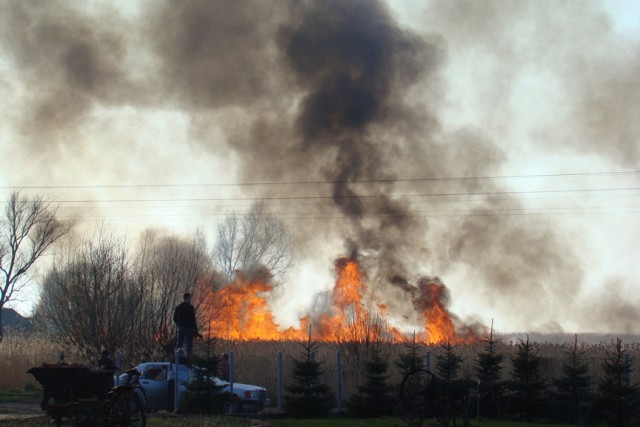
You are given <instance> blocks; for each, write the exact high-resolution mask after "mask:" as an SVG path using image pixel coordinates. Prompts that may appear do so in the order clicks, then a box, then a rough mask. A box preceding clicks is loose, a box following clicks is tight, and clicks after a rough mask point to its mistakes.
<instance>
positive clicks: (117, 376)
mask: <svg viewBox="0 0 640 427" xmlns="http://www.w3.org/2000/svg"><path fill="white" fill-rule="evenodd" d="M115 383H116V385H120V351H116V381H115Z"/></svg>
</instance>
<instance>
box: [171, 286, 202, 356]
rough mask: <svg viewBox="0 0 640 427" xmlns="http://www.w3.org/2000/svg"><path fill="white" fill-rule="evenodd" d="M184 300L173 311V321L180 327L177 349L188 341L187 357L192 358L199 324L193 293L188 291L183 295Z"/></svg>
mask: <svg viewBox="0 0 640 427" xmlns="http://www.w3.org/2000/svg"><path fill="white" fill-rule="evenodd" d="M182 300H183V301H182V302H181V303H180V304H178V306H177V307H176V309H175V310H174V311H173V321H174V322H175V323H176V326H177V327H178V345H177V346H176V349H178V348H183V347H182V345H183V344H184V342H185V341H186V344H187V357H188V358H189V359H191V356H192V354H193V337H194V335H198V325H197V323H196V309H195V308H193V306H192V305H191V294H190V293H189V292H186V293H185V294H184V295H183V296H182Z"/></svg>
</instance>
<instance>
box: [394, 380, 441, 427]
mask: <svg viewBox="0 0 640 427" xmlns="http://www.w3.org/2000/svg"><path fill="white" fill-rule="evenodd" d="M400 402H401V403H402V408H403V410H404V417H405V420H406V421H407V423H408V424H409V425H411V426H416V427H420V426H421V425H422V423H423V421H424V420H425V419H427V418H434V417H436V416H437V414H438V410H439V405H438V379H437V378H436V376H435V375H434V374H433V373H431V371H428V370H426V369H417V370H415V371H412V372H409V373H408V374H407V375H406V376H405V377H404V379H403V380H402V383H401V384H400Z"/></svg>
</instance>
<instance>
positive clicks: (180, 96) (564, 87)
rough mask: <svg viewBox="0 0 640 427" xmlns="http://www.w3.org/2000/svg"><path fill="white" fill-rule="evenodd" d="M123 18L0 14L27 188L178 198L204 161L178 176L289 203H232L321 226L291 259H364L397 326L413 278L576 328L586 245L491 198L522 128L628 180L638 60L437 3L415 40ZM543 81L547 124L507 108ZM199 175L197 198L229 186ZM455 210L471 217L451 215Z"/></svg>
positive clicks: (248, 23) (252, 11) (311, 11)
mask: <svg viewBox="0 0 640 427" xmlns="http://www.w3.org/2000/svg"><path fill="white" fill-rule="evenodd" d="M132 4H133V6H132V8H131V9H129V10H127V11H122V10H118V9H115V8H114V7H112V6H111V5H110V4H109V3H105V4H104V5H93V6H87V7H85V6H81V5H80V4H79V3H77V2H71V1H69V2H67V1H49V2H45V3H43V2H30V1H20V2H16V1H10V0H0V9H1V11H2V13H1V14H0V35H1V36H2V38H1V40H2V41H0V47H1V49H2V57H3V58H4V59H3V60H2V61H0V67H1V68H0V70H3V69H7V70H11V71H12V72H13V73H14V75H15V76H16V78H15V81H14V80H12V79H11V78H8V77H2V75H3V74H4V73H0V95H1V98H2V101H0V102H2V104H1V105H0V107H4V108H3V109H4V110H5V111H7V114H6V117H7V129H8V130H5V131H4V132H8V133H10V135H11V139H10V140H9V141H10V142H11V147H12V149H14V150H15V151H14V156H16V158H17V159H18V161H17V163H20V164H23V167H22V168H20V169H19V170H16V171H15V175H16V176H17V177H19V178H20V180H19V182H21V183H23V185H24V184H29V183H32V182H33V183H38V182H42V180H41V179H40V177H41V176H45V177H49V176H54V177H58V178H60V177H66V178H68V179H71V178H73V179H81V180H84V179H87V178H96V177H97V178H98V180H102V181H103V182H111V180H113V181H116V182H122V181H124V182H127V179H130V180H132V181H136V179H138V177H139V176H143V177H145V179H148V180H151V181H152V182H153V180H158V181H164V182H166V180H167V179H168V180H171V179H172V178H174V179H180V178H181V177H182V176H183V175H185V174H186V173H187V172H189V171H190V170H186V169H188V168H186V167H184V165H185V164H186V165H190V162H195V161H196V160H195V159H194V160H189V159H188V158H187V159H178V158H179V157H180V156H177V155H176V153H183V152H184V151H179V150H181V148H179V147H177V145H178V144H179V143H181V144H184V145H188V146H189V149H190V150H192V152H193V157H194V158H196V157H203V158H212V159H213V158H217V159H220V158H222V159H224V161H221V162H220V163H218V164H221V165H225V166H226V165H228V166H227V167H228V169H233V173H235V174H236V176H237V177H238V179H239V180H240V181H243V182H284V183H289V184H291V185H290V186H248V187H242V191H243V194H246V195H250V196H253V197H265V198H267V199H268V198H270V197H283V196H290V197H305V198H307V199H308V200H309V207H308V208H307V209H308V210H313V212H315V213H317V214H319V215H323V221H322V225H321V226H318V224H317V223H315V222H313V221H307V222H304V221H300V222H296V223H294V224H293V226H292V231H293V232H294V233H295V235H296V237H297V241H298V242H299V247H298V250H299V251H300V254H301V256H303V257H304V256H307V257H313V256H316V254H317V253H323V254H325V253H331V254H332V256H342V255H352V254H357V256H358V259H359V260H361V262H362V263H363V266H364V268H365V269H366V271H367V272H368V276H369V280H370V284H371V285H372V286H374V288H375V289H374V292H376V293H378V294H379V295H380V294H382V295H383V296H384V297H385V298H386V299H388V300H389V305H390V307H391V309H392V310H395V311H396V312H399V313H401V314H402V315H404V316H405V317H410V316H412V314H411V313H412V312H413V307H412V305H413V302H414V301H415V296H416V295H417V294H418V290H417V289H418V288H419V287H420V286H419V285H418V284H419V283H421V282H420V280H421V279H420V278H422V277H426V276H438V277H441V278H442V280H443V282H444V283H446V285H447V286H448V287H449V289H450V293H451V301H452V302H455V300H456V299H457V298H458V299H464V300H465V301H466V302H467V303H470V302H474V303H476V302H477V304H475V305H476V306H480V307H481V308H477V309H476V310H477V312H478V314H481V315H482V316H483V317H485V318H489V317H494V313H496V315H497V314H499V313H506V314H507V315H508V316H511V317H513V318H519V319H526V320H523V323H527V322H533V323H528V324H533V325H534V326H535V327H540V326H541V325H543V324H544V322H545V321H548V320H549V319H556V318H557V313H558V312H559V311H563V312H572V313H573V314H572V317H577V318H581V317H584V319H589V318H588V317H587V316H586V315H584V316H583V315H582V313H587V312H591V313H593V311H592V310H591V308H592V304H591V303H587V304H584V303H582V302H579V301H578V299H577V298H578V297H579V296H580V294H581V291H582V285H583V283H584V281H585V279H586V278H587V276H588V275H587V274H586V272H585V270H584V264H585V254H583V253H582V252H581V250H582V249H581V248H582V247H583V246H584V245H583V241H582V239H581V237H580V235H579V233H577V232H575V230H563V229H562V227H561V226H560V225H559V224H560V223H559V222H558V221H556V220H555V219H553V218H551V219H550V218H549V217H546V216H535V215H527V216H518V215H508V213H509V212H518V210H520V209H522V208H523V207H524V203H523V202H522V200H520V199H518V198H517V197H516V196H514V195H512V194H511V193H510V192H509V191H510V190H512V188H511V187H508V186H507V184H506V182H505V181H501V180H495V179H489V178H487V177H494V176H498V175H503V171H504V170H505V169H508V165H509V161H510V160H511V159H512V158H513V157H514V156H517V155H522V153H520V152H519V150H520V148H517V147H515V143H512V142H511V140H510V138H511V137H512V135H513V134H515V131H514V130H513V129H516V128H518V129H521V128H524V129H525V130H524V131H522V133H524V134H526V136H527V138H528V140H529V139H530V140H533V141H534V142H533V143H531V145H535V146H536V147H541V146H542V147H545V148H546V149H548V150H549V151H551V150H555V151H554V152H558V153H559V154H561V155H565V156H566V155H571V154H572V153H574V152H577V153H580V154H584V153H585V152H587V153H589V154H590V155H592V156H594V157H596V158H598V159H605V161H606V162H609V163H608V164H610V165H615V166H617V167H621V168H622V167H636V168H637V166H638V163H639V161H640V158H639V157H640V156H639V154H640V152H639V151H638V143H637V140H638V134H639V133H640V128H638V126H640V125H639V124H638V121H637V120H634V119H633V118H634V117H637V116H638V112H640V98H638V97H639V96H640V95H638V94H640V91H639V90H637V89H638V85H639V84H640V83H639V80H638V78H637V73H635V72H634V70H636V69H637V68H638V59H637V55H634V54H633V52H637V43H630V42H628V41H626V40H625V43H628V44H627V46H629V47H630V48H629V49H626V50H625V49H620V50H615V49H611V48H610V47H611V46H615V45H616V43H618V42H619V40H620V39H619V38H617V37H616V34H615V32H614V31H613V30H612V28H611V23H610V22H609V21H608V20H607V18H606V15H605V14H604V13H603V12H602V11H600V10H596V6H592V5H585V4H584V3H583V2H565V3H563V4H562V5H554V6H553V7H551V6H549V5H548V4H547V5H543V4H539V3H538V2H535V1H531V2H524V3H518V4H514V3H513V2H509V1H499V0H494V1H491V2H488V3H487V2H482V3H479V2H473V1H463V0H459V1H454V2H434V3H433V4H430V5H429V6H428V7H426V9H425V10H424V11H423V12H422V13H423V14H420V13H418V12H417V11H416V15H419V18H420V19H419V21H420V22H423V23H424V24H423V27H422V28H421V29H420V30H418V29H416V27H415V26H412V27H408V26H407V25H404V24H400V23H399V21H398V19H397V16H398V15H397V14H396V12H394V11H393V10H392V9H390V6H388V5H387V4H386V3H383V2H381V1H373V0H348V1H344V0H327V1H315V0H314V1H281V0H272V1H269V0H266V1H234V2H228V1H209V0H207V1H205V0H192V1H186V2H169V1H166V2H161V1H140V2H135V3H132ZM577 17H580V20H578V21H576V20H577ZM567 22H569V23H568V24H567ZM518 35H519V36H518ZM576 40H581V42H579V43H576ZM460 58H468V59H460ZM463 71H464V73H463ZM5 75H6V74H5ZM459 76H463V77H459ZM540 76H542V77H540ZM542 78H544V79H547V80H549V81H550V82H551V84H549V85H548V86H545V87H552V88H556V89H557V91H556V92H554V93H553V94H550V95H553V96H557V97H558V98H559V99H562V102H557V103H554V105H555V106H558V105H560V106H561V108H559V109H558V111H557V112H555V113H554V114H549V115H547V114H543V113H542V112H541V111H544V108H543V107H541V106H538V105H528V104H527V107H526V108H525V109H524V113H523V112H522V111H520V110H518V108H523V107H512V105H516V104H518V100H519V98H521V97H522V96H523V95H527V94H529V92H526V91H525V89H527V88H528V86H527V85H528V84H531V85H533V86H534V89H533V90H532V91H535V84H536V83H537V82H539V81H538V80H536V79H542ZM532 81H533V83H531V82H532ZM452 82H455V83H458V84H459V86H460V87H466V86H465V85H468V87H469V88H471V89H472V90H470V92H473V93H472V95H470V96H476V97H477V99H473V100H474V101H476V102H469V103H465V102H459V101H458V100H459V99H461V98H462V96H461V95H460V94H456V93H454V92H455V91H454V90H453V89H452V86H454V84H453V83H452ZM547 98H548V99H550V98H552V97H551V96H549V97H547ZM6 100H9V101H6ZM467 104H469V105H471V106H469V105H467ZM525 104H526V103H525ZM518 105H520V104H518ZM452 110H453V112H452ZM505 112H506V113H505ZM503 113H505V114H503ZM147 114H149V115H154V117H158V118H159V121H163V120H170V123H171V125H168V126H167V127H161V128H156V127H155V126H157V125H156V124H155V123H156V121H157V120H151V119H148V118H147V116H146V115H147ZM458 116H460V117H461V118H458ZM467 116H470V117H473V118H474V119H475V120H476V122H474V123H472V124H471V125H468V124H467V123H465V120H464V118H465V117H467ZM523 117H524V118H523ZM152 121H153V123H154V124H153V125H151V124H149V122H152ZM470 121H471V122H473V120H470ZM174 123H177V125H176V126H175V127H174V126H172V125H173V124H174ZM176 129H177V130H176ZM551 129H553V131H551ZM555 129H558V130H557V131H556V130H555ZM0 132H2V129H0ZM145 132H146V133H145ZM154 132H155V133H154ZM173 132H175V134H174V133H173ZM2 135H3V134H2V133H0V136H2ZM160 141H161V142H160ZM175 141H179V143H178V142H175ZM185 141H186V142H185ZM558 141H562V143H561V144H559V143H558ZM203 151H204V152H205V153H206V155H205V156H202V155H201V153H202V152H203ZM117 153H126V155H125V154H120V155H117ZM107 159H108V160H109V161H110V163H109V164H108V165H106V164H105V162H106V161H107ZM149 159H157V161H156V162H150V161H149ZM27 160H28V161H27ZM69 160H73V162H69ZM178 163H179V165H177V164H178ZM62 165H72V166H70V167H66V168H65V167H63V166H62ZM80 165H86V166H84V167H83V166H80ZM614 169H615V168H614ZM198 170H199V171H200V174H199V176H200V177H203V178H201V179H202V180H203V181H206V182H211V181H214V180H215V178H216V177H218V176H219V174H220V173H222V172H224V173H231V172H229V171H227V170H224V171H220V170H215V169H212V170H207V171H206V172H205V173H202V169H198ZM145 171H146V172H147V173H148V175H145V173H144V172H145ZM39 173H41V174H43V175H39ZM516 174H517V173H516ZM483 177H484V178H483ZM161 178H162V179H161ZM43 179H45V180H46V179H48V178H43ZM190 181H193V178H192V179H190ZM16 182H18V181H16ZM104 191H107V190H104ZM466 194H474V196H473V200H472V202H473V204H471V206H472V208H470V209H469V211H468V212H460V209H459V208H452V209H451V210H447V208H446V206H450V205H447V204H446V203H443V201H444V202H448V201H450V200H451V199H452V197H453V196H452V195H462V196H464V195H466ZM467 197H471V196H467ZM325 201H326V203H325ZM443 206H444V208H442V207H443ZM467 206H468V205H467ZM285 208H286V206H285ZM290 209H292V210H293V209H294V207H291V208H290ZM295 209H304V206H303V207H300V206H297V207H295ZM294 213H295V212H294ZM434 213H435V214H434ZM465 213H466V214H465ZM300 215H303V214H302V213H300ZM327 218H328V219H327ZM336 242H339V243H338V247H336ZM323 256H324V255H323ZM331 261H332V260H329V259H327V260H326V264H327V268H330V265H331V264H330V263H331ZM292 286H295V285H292ZM621 289H623V288H621ZM620 292H623V291H622V290H621V291H620ZM600 301H601V302H602V303H605V305H606V307H601V308H600V309H599V310H598V313H601V315H600V316H599V317H598V318H597V319H592V320H584V321H582V320H580V321H578V322H577V323H580V322H582V323H580V324H581V325H584V326H585V327H587V328H594V327H597V326H598V322H606V323H607V324H613V325H615V326H616V327H622V328H626V327H627V326H626V324H625V323H624V322H623V321H621V320H620V319H621V318H620V316H621V315H617V314H615V313H616V307H620V306H622V307H623V308H624V309H625V310H627V312H628V306H627V305H625V304H627V303H625V304H622V303H621V300H620V299H619V298H615V297H611V298H608V299H601V300H600ZM590 310H591V311H590ZM612 313H614V314H612ZM532 319H540V320H539V321H538V320H532ZM616 319H617V320H616ZM498 320H499V319H498ZM498 323H499V322H498Z"/></svg>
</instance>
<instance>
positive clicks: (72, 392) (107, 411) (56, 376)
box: [27, 365, 147, 427]
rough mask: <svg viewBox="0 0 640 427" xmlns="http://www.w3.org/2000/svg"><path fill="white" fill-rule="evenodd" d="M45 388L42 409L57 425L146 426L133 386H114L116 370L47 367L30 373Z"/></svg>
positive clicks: (44, 366)
mask: <svg viewBox="0 0 640 427" xmlns="http://www.w3.org/2000/svg"><path fill="white" fill-rule="evenodd" d="M27 372H28V373H30V374H31V375H33V376H34V377H35V379H36V380H37V381H38V382H39V383H40V384H41V385H42V387H43V389H44V396H43V399H42V402H41V403H40V407H41V408H42V409H43V410H44V411H46V412H47V414H48V415H49V416H50V417H51V418H52V419H53V420H54V421H55V423H56V426H62V425H72V426H78V427H80V426H83V427H84V426H123V427H124V426H142V427H144V426H146V424H147V418H146V413H145V409H144V405H143V404H142V401H141V400H140V397H139V396H138V394H137V393H136V391H135V390H134V388H133V387H131V386H118V387H113V386H112V385H113V374H114V371H113V370H104V369H91V368H88V367H86V366H74V365H43V366H41V367H36V368H31V369H29V371H27Z"/></svg>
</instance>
